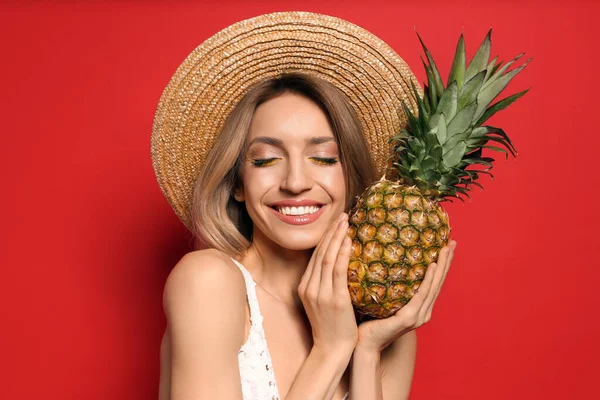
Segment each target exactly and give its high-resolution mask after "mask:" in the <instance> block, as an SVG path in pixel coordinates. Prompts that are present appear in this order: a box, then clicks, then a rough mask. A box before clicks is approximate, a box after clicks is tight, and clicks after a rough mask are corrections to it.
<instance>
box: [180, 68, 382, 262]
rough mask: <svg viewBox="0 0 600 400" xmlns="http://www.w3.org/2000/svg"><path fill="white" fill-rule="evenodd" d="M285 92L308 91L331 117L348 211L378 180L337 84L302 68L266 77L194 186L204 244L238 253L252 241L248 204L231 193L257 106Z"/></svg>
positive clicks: (236, 112) (235, 115)
mask: <svg viewBox="0 0 600 400" xmlns="http://www.w3.org/2000/svg"><path fill="white" fill-rule="evenodd" d="M285 93H294V94H298V95H302V96H305V97H306V98H308V99H310V100H312V101H313V102H315V103H316V104H317V105H318V106H319V107H320V108H321V109H322V110H323V112H324V113H325V115H326V116H327V119H328V121H329V124H330V126H331V130H332V131H333V135H334V137H335V139H336V142H337V144H338V147H339V151H340V161H341V165H342V168H343V171H344V176H345V180H346V200H347V202H346V210H349V209H350V208H351V207H352V205H353V203H354V201H355V198H356V197H357V196H358V195H360V194H361V193H362V191H363V190H364V189H365V188H366V187H367V186H368V185H369V184H371V183H372V182H373V181H374V180H375V179H376V172H375V167H374V165H373V162H372V160H371V157H370V152H369V147H368V144H367V141H366V139H365V137H364V135H363V131H362V126H361V124H360V121H359V120H358V117H357V115H356V112H355V111H354V109H353V108H352V106H350V104H349V103H348V101H347V100H346V99H345V97H344V95H343V94H342V93H341V92H340V91H339V90H338V89H337V88H336V87H335V86H334V85H332V84H331V83H329V82H327V81H325V80H322V79H319V78H317V77H314V76H311V75H307V74H304V73H300V72H293V73H286V74H282V75H280V76H279V77H275V78H269V79H266V80H263V81H261V82H259V83H257V84H256V85H255V86H253V87H252V88H251V89H250V90H249V91H248V92H247V93H246V94H245V95H244V97H243V98H242V99H241V100H240V102H239V103H238V104H237V105H236V106H235V107H234V109H233V111H232V112H231V114H230V115H229V116H228V117H227V120H226V122H225V124H224V125H223V128H222V130H221V132H220V134H219V135H218V136H217V138H216V139H215V142H214V145H213V148H212V149H211V151H210V152H209V154H208V157H207V159H206V162H205V164H204V167H203V168H202V170H201V171H200V174H199V177H198V180H197V181H196V184H195V186H194V193H193V201H192V210H191V212H192V223H193V227H194V232H193V233H194V234H195V236H196V238H197V239H198V240H200V241H201V242H202V243H203V244H204V245H205V246H207V247H211V248H215V249H218V250H221V251H223V252H224V253H226V254H229V255H232V256H234V255H240V254H241V253H242V252H243V251H244V250H246V249H247V248H248V246H249V245H250V242H251V240H252V220H251V219H250V217H249V215H248V213H247V211H246V207H245V205H244V203H240V202H237V201H236V200H235V199H234V198H233V192H234V190H235V189H236V188H237V187H238V186H239V185H240V183H241V181H240V170H241V163H242V160H243V155H244V154H245V150H246V137H247V134H248V131H249V129H250V124H251V122H252V117H253V116H254V112H255V110H256V109H257V108H258V106H260V105H261V104H263V103H265V102H266V101H268V100H271V99H274V98H276V97H279V96H281V95H283V94H285Z"/></svg>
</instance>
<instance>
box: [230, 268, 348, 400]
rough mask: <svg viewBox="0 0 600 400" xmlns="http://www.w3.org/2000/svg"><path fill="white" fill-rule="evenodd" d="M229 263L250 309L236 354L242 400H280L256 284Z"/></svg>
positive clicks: (243, 269) (245, 273) (244, 272)
mask: <svg viewBox="0 0 600 400" xmlns="http://www.w3.org/2000/svg"><path fill="white" fill-rule="evenodd" d="M232 260H233V262H234V263H235V265H237V266H238V268H239V269H240V271H242V274H243V275H244V281H246V296H247V298H248V305H249V307H250V333H249V334H248V339H247V340H246V343H244V344H243V345H242V347H241V348H240V350H239V352H238V363H239V365H240V376H241V380H242V394H243V398H244V400H280V398H279V391H278V389H277V382H275V372H274V371H273V365H272V363H271V355H270V354H269V348H268V347H267V338H266V337H265V331H264V329H263V325H262V321H263V317H262V315H261V313H260V308H259V307H258V298H257V297H256V282H254V279H252V275H250V272H248V271H247V270H246V268H244V266H243V265H242V264H240V263H239V262H238V261H237V260H234V259H233V258H232ZM348 399H349V397H348V393H346V395H345V396H344V398H343V399H342V400H348Z"/></svg>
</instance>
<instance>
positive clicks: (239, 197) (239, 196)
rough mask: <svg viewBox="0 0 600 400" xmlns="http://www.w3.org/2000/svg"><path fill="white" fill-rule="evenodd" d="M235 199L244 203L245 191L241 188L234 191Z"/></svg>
mask: <svg viewBox="0 0 600 400" xmlns="http://www.w3.org/2000/svg"><path fill="white" fill-rule="evenodd" d="M233 198H234V199H235V201H238V202H240V203H241V202H243V201H244V189H243V188H241V187H239V188H235V189H234V190H233Z"/></svg>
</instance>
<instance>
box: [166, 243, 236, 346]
mask: <svg viewBox="0 0 600 400" xmlns="http://www.w3.org/2000/svg"><path fill="white" fill-rule="evenodd" d="M163 306H164V310H165V314H166V316H167V320H168V322H169V324H170V325H171V326H173V325H175V326H178V325H179V324H178V322H182V323H185V325H188V323H189V322H190V321H193V320H195V319H199V318H202V319H203V320H205V321H212V322H214V323H215V324H230V323H231V324H232V325H235V326H241V327H242V330H240V335H241V336H240V337H242V336H243V326H244V324H240V323H239V322H240V320H243V318H244V316H245V308H246V287H245V283H244V277H243V275H242V273H241V272H240V270H239V269H238V267H237V266H235V264H233V262H232V261H231V259H230V258H229V257H228V256H227V255H225V254H223V253H221V252H220V251H218V250H214V249H209V250H199V251H194V252H190V253H187V254H186V255H184V256H183V257H182V258H181V260H179V262H178V263H177V264H176V265H175V267H174V268H173V270H172V271H171V273H170V274H169V277H168V278H167V282H166V283H165V289H164V293H163ZM238 317H239V318H240V319H238ZM232 320H233V321H232Z"/></svg>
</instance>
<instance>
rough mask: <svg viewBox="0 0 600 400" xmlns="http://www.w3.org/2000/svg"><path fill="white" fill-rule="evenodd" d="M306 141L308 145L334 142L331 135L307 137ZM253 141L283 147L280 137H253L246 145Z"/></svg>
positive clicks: (251, 143)
mask: <svg viewBox="0 0 600 400" xmlns="http://www.w3.org/2000/svg"><path fill="white" fill-rule="evenodd" d="M306 142H307V143H308V144H310V145H317V144H322V143H328V142H335V138H332V137H331V136H313V137H310V138H307V139H306ZM254 143H264V144H270V145H272V146H276V147H283V141H281V139H277V138H273V137H268V136H258V137H255V138H254V139H252V141H251V142H250V143H249V144H248V147H250V146H251V145H253V144H254Z"/></svg>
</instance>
